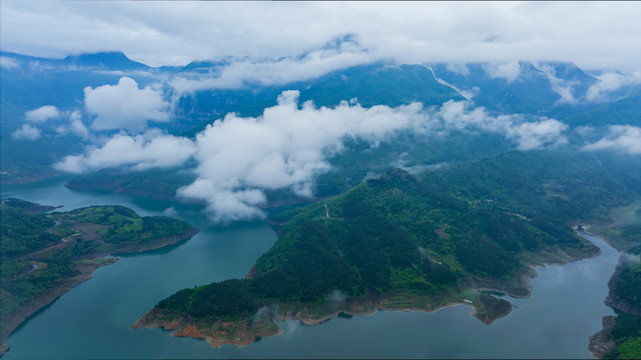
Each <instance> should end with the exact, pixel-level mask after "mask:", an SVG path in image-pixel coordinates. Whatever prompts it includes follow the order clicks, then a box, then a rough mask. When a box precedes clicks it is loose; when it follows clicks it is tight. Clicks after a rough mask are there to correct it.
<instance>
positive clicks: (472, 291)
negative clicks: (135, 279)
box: [131, 246, 599, 347]
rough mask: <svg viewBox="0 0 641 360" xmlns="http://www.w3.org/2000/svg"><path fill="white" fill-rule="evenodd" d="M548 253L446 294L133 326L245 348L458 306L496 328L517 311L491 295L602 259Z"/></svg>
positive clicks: (339, 301)
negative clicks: (506, 275)
mask: <svg viewBox="0 0 641 360" xmlns="http://www.w3.org/2000/svg"><path fill="white" fill-rule="evenodd" d="M544 252H545V254H539V257H538V258H537V261H536V262H535V264H528V265H527V266H525V267H524V269H523V271H522V273H520V274H518V275H516V276H514V277H513V279H510V280H501V279H484V278H480V277H474V278H472V279H468V280H466V281H464V282H462V283H461V284H460V285H459V286H457V287H454V288H449V289H447V288H446V289H444V290H443V291H442V292H441V293H440V294H426V293H420V292H416V291H408V290H398V291H392V292H387V293H383V294H376V293H371V294H369V295H366V296H360V297H355V298H344V297H341V296H328V297H327V300H326V301H325V302H321V303H297V302H265V303H264V306H263V307H261V309H260V310H259V311H258V312H257V313H256V314H253V315H251V316H248V317H245V318H242V319H237V320H234V321H225V320H222V319H215V318H210V319H202V318H201V319H195V318H193V317H191V316H189V315H187V314H184V313H178V312H172V311H169V310H165V309H159V308H154V309H152V310H150V311H149V312H147V313H146V314H145V315H143V316H142V317H141V318H139V319H138V320H137V321H136V322H135V323H134V324H132V325H131V328H133V329H139V328H143V327H147V328H162V329H164V330H167V331H172V336H179V337H194V338H200V339H204V340H206V341H207V342H208V343H209V344H210V345H211V346H213V347H220V346H223V345H226V344H232V345H237V346H245V345H248V344H250V343H252V342H254V341H256V339H257V338H260V337H266V336H272V335H277V334H280V333H281V332H282V331H281V330H280V329H279V328H278V326H276V324H275V323H274V321H277V320H298V321H300V322H301V323H302V324H304V325H316V324H320V323H323V322H326V321H329V320H331V319H332V318H336V317H339V316H350V317H351V316H367V315H371V314H374V313H376V312H377V311H389V310H396V311H422V312H426V313H432V312H436V311H439V310H441V309H443V308H446V307H450V306H456V305H468V306H471V307H472V308H473V312H472V313H471V314H470V316H472V317H475V318H477V319H479V320H480V321H482V322H483V323H485V324H487V325H490V324H492V323H493V322H494V321H495V320H496V319H499V318H501V317H504V316H507V315H508V314H510V312H511V311H512V305H511V303H510V302H509V301H507V300H504V299H501V298H497V297H494V296H492V295H490V294H487V293H486V292H499V293H502V294H507V295H509V296H512V297H515V298H528V297H531V280H532V279H533V278H535V277H536V276H538V275H537V272H536V270H535V267H536V266H545V265H547V264H567V263H568V262H570V261H576V260H579V259H586V258H591V257H595V256H597V255H598V254H599V248H598V247H596V246H594V247H587V248H584V249H583V250H582V251H575V252H573V251H562V250H561V251H560V249H556V248H550V249H546V250H545V251H544ZM530 258H532V256H530ZM543 260H545V261H546V262H544V261H543ZM250 273H251V271H250Z"/></svg>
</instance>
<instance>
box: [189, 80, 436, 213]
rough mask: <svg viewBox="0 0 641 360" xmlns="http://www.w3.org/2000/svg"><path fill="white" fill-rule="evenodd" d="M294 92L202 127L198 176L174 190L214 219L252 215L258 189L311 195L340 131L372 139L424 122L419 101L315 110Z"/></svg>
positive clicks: (262, 198) (339, 140) (258, 200)
mask: <svg viewBox="0 0 641 360" xmlns="http://www.w3.org/2000/svg"><path fill="white" fill-rule="evenodd" d="M298 96H299V92H298V91H285V92H283V93H282V94H281V95H280V96H279V98H278V105H277V106H274V107H271V108H267V109H265V111H264V113H263V115H262V116H260V117H258V118H240V117H237V116H236V115H235V114H228V115H227V116H226V117H225V118H224V119H223V120H222V121H221V120H219V121H217V122H215V123H214V124H213V125H209V126H208V127H207V128H206V129H205V130H204V131H203V132H202V133H200V134H199V135H198V136H197V138H196V143H197V145H198V152H197V153H196V156H195V158H196V160H198V162H199V165H198V167H197V169H196V173H197V174H198V176H199V178H198V179H197V180H196V181H195V182H194V183H193V184H191V185H188V186H186V187H184V188H182V189H180V190H179V194H180V195H182V196H185V197H190V198H197V199H203V200H206V201H207V202H208V204H209V210H210V211H211V212H212V213H213V217H214V219H216V220H219V221H228V220H239V219H246V218H251V217H255V216H259V215H261V214H262V212H261V211H260V210H259V209H258V208H257V205H260V204H261V203H263V202H264V201H265V195H264V193H263V192H262V190H263V189H277V188H290V189H292V190H293V191H294V192H295V193H297V194H298V195H300V196H311V195H313V185H314V178H315V176H316V175H318V174H320V173H323V172H326V171H327V170H328V169H329V164H328V163H327V162H326V161H325V158H326V157H327V156H328V155H329V154H332V153H335V152H337V151H340V150H341V149H342V139H343V138H344V137H346V136H347V137H359V138H363V139H366V140H369V141H372V142H374V141H376V140H379V139H383V138H385V137H386V136H389V135H390V134H392V133H393V132H394V131H396V130H401V129H407V128H410V127H412V126H414V125H415V124H419V123H425V122H426V115H425V114H423V113H422V107H421V104H418V103H413V104H410V105H405V106H399V107H397V108H390V107H387V106H373V107H371V108H363V107H361V106H360V105H358V104H356V105H350V104H349V103H347V102H345V101H344V102H342V103H341V104H340V105H338V106H336V107H335V108H326V107H321V108H316V107H315V106H314V105H313V104H312V103H311V102H307V103H305V104H303V106H302V108H301V109H299V107H298Z"/></svg>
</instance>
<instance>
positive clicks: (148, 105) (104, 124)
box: [85, 77, 169, 131]
mask: <svg viewBox="0 0 641 360" xmlns="http://www.w3.org/2000/svg"><path fill="white" fill-rule="evenodd" d="M85 107H86V109H87V112H88V113H90V114H92V115H95V116H96V119H95V120H94V121H93V123H92V124H91V128H92V129H94V130H113V129H126V130H129V131H142V130H144V129H146V128H147V121H148V120H151V121H158V122H165V121H169V114H168V110H169V103H168V102H167V101H164V99H163V92H162V91H161V90H156V89H154V88H152V87H150V86H146V87H145V88H144V89H139V88H138V83H136V81H135V80H134V79H131V78H128V77H122V78H120V80H119V81H118V84H117V85H103V86H98V87H96V88H91V87H87V88H85Z"/></svg>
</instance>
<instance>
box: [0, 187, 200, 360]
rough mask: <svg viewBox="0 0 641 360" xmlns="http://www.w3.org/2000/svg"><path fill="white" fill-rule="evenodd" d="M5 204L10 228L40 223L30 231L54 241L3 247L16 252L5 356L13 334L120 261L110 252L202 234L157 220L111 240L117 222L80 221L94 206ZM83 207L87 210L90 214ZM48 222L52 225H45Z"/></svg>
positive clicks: (9, 263)
mask: <svg viewBox="0 0 641 360" xmlns="http://www.w3.org/2000/svg"><path fill="white" fill-rule="evenodd" d="M2 206H3V208H2V211H3V215H6V223H4V224H3V225H5V226H6V230H7V231H10V230H11V229H13V227H14V226H18V227H20V226H23V225H22V224H24V223H29V224H40V225H38V226H36V225H32V226H34V227H33V228H30V229H29V231H30V232H32V233H33V234H31V235H33V236H37V235H38V234H43V233H44V234H45V235H46V236H47V237H46V238H47V239H48V240H47V241H49V243H46V242H45V243H42V244H39V245H38V244H35V245H30V246H32V248H27V247H25V248H24V249H23V248H21V247H19V246H21V243H20V239H18V238H16V239H13V238H6V239H5V243H3V244H4V245H3V246H5V245H6V248H5V250H7V251H13V253H7V254H12V255H11V256H9V255H7V254H5V255H7V257H5V258H3V261H4V262H5V264H4V265H5V266H4V267H3V277H2V281H3V289H2V290H0V291H1V293H0V295H1V296H2V309H1V310H2V317H3V321H2V323H1V324H0V344H3V346H2V347H1V348H0V355H2V354H4V353H5V352H6V351H7V350H9V346H8V345H7V344H5V343H6V341H7V339H8V338H9V336H10V335H11V333H13V332H14V331H15V330H16V329H17V328H18V327H19V326H20V325H21V324H23V323H24V322H25V321H26V320H27V319H28V318H29V317H31V316H33V315H34V314H36V313H37V312H38V311H39V310H41V309H42V308H44V307H45V306H47V305H49V304H51V303H53V302H54V301H56V300H57V299H58V298H59V297H61V296H62V295H63V294H65V293H66V292H68V291H69V290H71V289H72V288H74V287H76V286H78V285H79V284H81V283H83V282H85V281H87V280H89V279H91V278H92V277H93V272H94V271H95V270H96V269H98V268H100V267H102V266H106V265H110V264H113V263H115V262H116V261H118V259H119V258H117V257H109V258H105V257H106V256H108V255H114V254H125V253H135V252H144V251H149V250H154V249H159V248H164V247H167V246H170V245H174V244H177V243H180V242H182V241H185V240H187V239H189V238H191V237H192V236H194V235H195V234H197V233H198V232H200V229H198V228H195V227H192V226H189V225H188V224H186V223H183V222H179V221H177V220H172V219H168V218H156V220H151V224H155V225H153V226H161V228H153V229H152V228H151V227H150V230H148V231H147V232H142V231H137V232H136V231H132V232H131V233H130V234H131V241H120V240H119V241H114V240H113V239H112V238H108V239H106V237H107V236H112V235H109V233H108V232H107V233H105V231H107V230H110V229H111V228H112V227H113V225H101V224H97V223H90V222H79V221H77V219H79V218H82V216H87V214H89V213H90V212H91V211H94V210H91V209H89V208H87V209H89V210H83V209H80V210H76V211H73V212H68V213H53V214H49V215H42V214H41V213H42V212H44V211H49V210H52V209H53V208H54V207H50V206H42V205H39V204H34V203H29V202H25V201H21V200H17V199H6V200H3V202H2ZM16 209H18V210H16ZM92 209H95V213H92V214H101V213H99V212H100V211H103V212H104V214H105V215H106V216H107V215H108V216H107V217H109V216H111V217H113V216H116V214H120V215H122V214H126V215H127V218H131V219H134V220H135V219H138V220H139V221H144V219H147V218H144V219H143V218H140V217H137V218H133V217H131V216H134V215H135V213H133V211H131V210H129V209H126V208H124V207H121V208H117V209H116V208H113V207H108V206H105V207H94V208H92ZM78 211H84V213H79V212H78ZM5 212H6V213H5ZM119 212H120V213H119ZM76 215H78V216H76ZM135 216H137V215H135ZM107 217H105V218H107ZM111 217H110V218H111ZM113 219H115V217H114V218H113ZM37 221H41V222H40V223H38V222H37ZM85 221H86V220H85ZM101 221H102V220H101ZM114 221H115V220H114ZM47 222H49V224H50V225H44V224H47ZM169 224H172V225H176V226H178V224H181V225H180V226H181V227H179V228H175V229H173V230H168V229H164V228H162V226H165V225H167V226H169ZM150 226H151V225H150ZM161 229H162V230H161ZM11 231H13V230H11ZM161 231H164V232H161ZM160 234H165V235H164V236H163V235H160ZM137 236H138V237H139V238H141V239H142V240H140V241H136V240H133V239H137ZM52 240H55V241H52ZM107 240H109V241H107ZM12 241H13V242H12ZM24 246H26V245H24Z"/></svg>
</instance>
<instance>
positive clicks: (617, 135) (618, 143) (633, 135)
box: [583, 125, 641, 154]
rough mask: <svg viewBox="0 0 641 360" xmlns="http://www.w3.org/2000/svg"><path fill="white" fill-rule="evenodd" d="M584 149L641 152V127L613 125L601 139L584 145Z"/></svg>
mask: <svg viewBox="0 0 641 360" xmlns="http://www.w3.org/2000/svg"><path fill="white" fill-rule="evenodd" d="M583 149H584V150H608V149H611V150H618V151H623V152H627V153H629V154H641V128H640V127H637V126H631V125H613V126H610V127H609V129H608V133H607V134H606V135H605V136H604V137H603V138H602V139H601V140H599V141H597V142H595V143H592V144H588V145H586V146H584V147H583Z"/></svg>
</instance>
